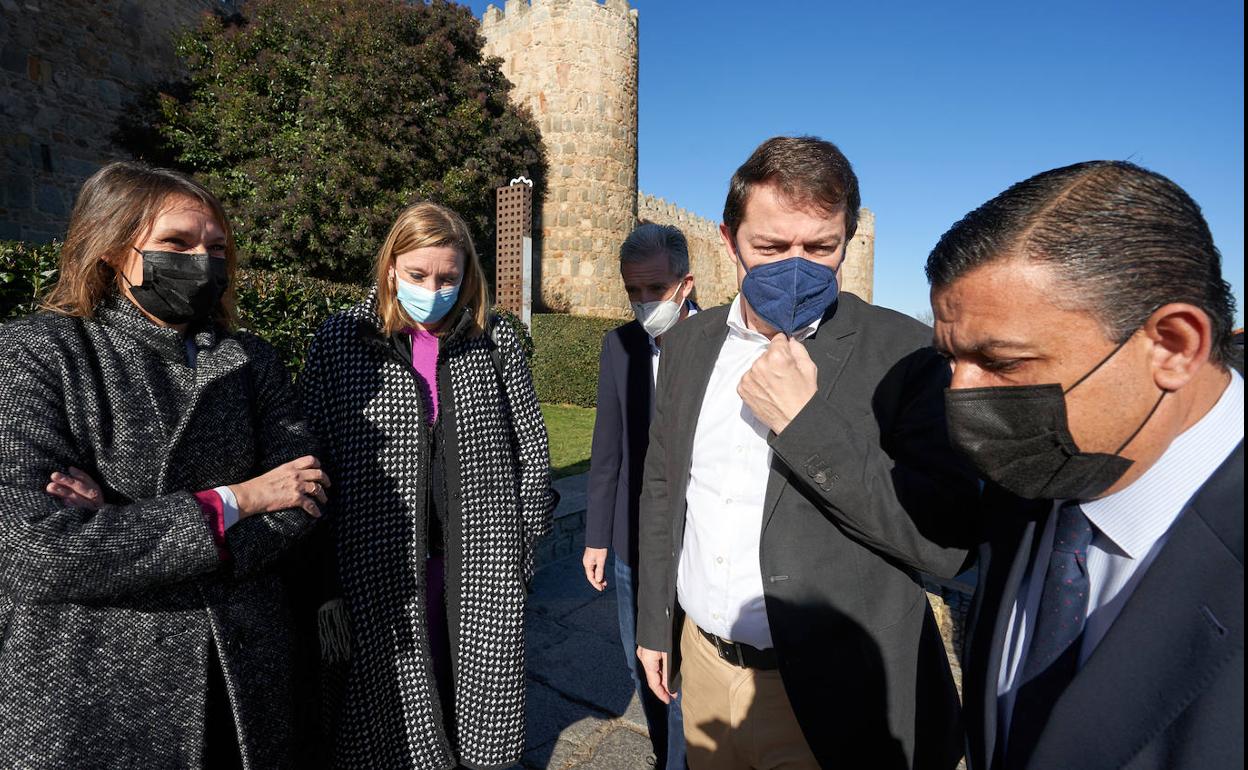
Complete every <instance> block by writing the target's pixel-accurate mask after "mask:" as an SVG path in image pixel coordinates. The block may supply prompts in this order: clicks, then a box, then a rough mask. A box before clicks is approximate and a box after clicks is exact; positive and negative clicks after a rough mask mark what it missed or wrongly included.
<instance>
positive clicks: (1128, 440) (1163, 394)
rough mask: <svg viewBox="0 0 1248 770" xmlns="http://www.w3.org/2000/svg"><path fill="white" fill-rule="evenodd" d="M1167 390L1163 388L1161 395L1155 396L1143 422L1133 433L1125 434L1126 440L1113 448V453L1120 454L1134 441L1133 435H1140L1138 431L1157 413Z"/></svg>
mask: <svg viewBox="0 0 1248 770" xmlns="http://www.w3.org/2000/svg"><path fill="white" fill-rule="evenodd" d="M1168 392H1169V391H1165V390H1163V391H1161V395H1160V396H1158V397H1157V401H1156V403H1154V404H1153V408H1152V409H1149V410H1148V414H1147V415H1145V416H1144V422H1142V423H1140V427H1138V428H1136V429H1135V432H1134V433H1132V434H1131V435H1130V436H1127V440H1126V441H1124V442H1122V446H1120V447H1118V448H1117V449H1115V450H1114V454H1121V452H1122V450H1124V449H1126V448H1127V444H1130V443H1131V442H1132V441H1135V437H1136V436H1138V435H1140V431H1142V430H1144V426H1145V425H1148V421H1149V420H1151V419H1153V415H1154V414H1156V413H1157V408H1158V407H1160V406H1161V401H1162V399H1164V398H1165V397H1166V393H1168Z"/></svg>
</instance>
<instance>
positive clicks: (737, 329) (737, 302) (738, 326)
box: [728, 294, 823, 342]
mask: <svg viewBox="0 0 1248 770" xmlns="http://www.w3.org/2000/svg"><path fill="white" fill-rule="evenodd" d="M822 322H823V318H822V317H819V318H816V319H815V320H814V321H812V322H810V323H809V324H807V325H806V326H804V327H802V328H801V329H798V330H797V333H796V334H794V335H793V339H795V340H804V339H806V338H807V337H809V336H810V335H812V334H814V333H815V331H816V330H817V329H818V328H819V324H820V323H822ZM728 329H729V331H730V332H731V333H733V334H735V335H737V336H738V337H742V338H744V339H747V340H754V341H755V342H759V341H761V342H770V340H768V339H767V337H765V336H763V335H762V334H759V333H758V332H756V331H754V330H753V329H751V328H750V327H748V326H746V324H745V310H744V309H743V308H742V307H741V295H740V294H737V296H736V298H735V299H733V300H732V306H731V307H729V308H728Z"/></svg>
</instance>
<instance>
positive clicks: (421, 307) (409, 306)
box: [394, 276, 459, 324]
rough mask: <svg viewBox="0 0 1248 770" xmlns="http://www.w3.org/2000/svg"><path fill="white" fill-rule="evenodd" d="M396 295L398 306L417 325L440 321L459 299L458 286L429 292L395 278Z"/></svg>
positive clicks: (421, 287)
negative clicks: (400, 306) (401, 307)
mask: <svg viewBox="0 0 1248 770" xmlns="http://www.w3.org/2000/svg"><path fill="white" fill-rule="evenodd" d="M394 282H395V285H396V287H397V290H396V294H397V297H398V300H399V304H400V305H402V306H403V309H404V310H406V311H407V314H408V316H410V317H411V319H412V320H413V321H415V322H416V323H418V324H433V323H437V322H438V321H441V320H442V319H443V318H444V317H445V316H446V314H447V313H449V312H451V308H453V307H455V300H456V299H458V298H459V284H455V285H454V286H451V287H449V288H446V289H438V290H437V291H430V290H428V289H426V288H425V287H424V286H419V285H417V284H414V283H408V282H407V281H405V280H403V279H402V278H399V277H398V276H395V279H394Z"/></svg>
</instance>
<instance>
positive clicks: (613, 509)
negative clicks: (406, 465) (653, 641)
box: [581, 222, 698, 770]
mask: <svg viewBox="0 0 1248 770" xmlns="http://www.w3.org/2000/svg"><path fill="white" fill-rule="evenodd" d="M620 277H621V278H622V279H623V280H624V290H625V292H627V293H628V301H629V304H630V305H631V306H632V308H633V314H634V315H635V316H636V318H635V319H634V320H632V321H630V322H628V323H626V324H623V325H621V326H619V327H617V328H615V329H612V330H611V331H610V332H608V333H607V334H606V335H605V336H604V337H603V338H602V352H601V354H600V355H599V357H598V412H597V415H596V416H595V418H594V441H593V449H592V451H591V453H590V464H589V488H588V500H587V505H586V510H585V552H584V555H583V556H582V558H581V563H582V564H583V566H584V567H585V579H586V580H588V581H589V584H590V585H592V586H593V587H594V588H596V589H598V590H599V591H602V590H605V589H606V587H607V583H608V581H607V576H606V569H607V552H608V549H614V550H615V568H614V570H613V571H614V573H615V574H614V582H615V603H616V609H617V610H618V616H619V625H620V642H621V643H622V645H623V647H624V654H625V656H626V658H627V664H628V667H629V671H630V672H631V673H632V675H633V682H634V684H635V685H636V687H637V695H638V697H639V698H640V700H641V710H642V713H643V714H644V715H645V718H646V725H647V727H648V728H649V732H650V744H651V746H652V747H653V749H654V767H655V768H656V770H667V768H671V770H684V767H685V735H684V729H683V727H682V726H681V719H680V716H681V712H680V704H679V703H675V702H674V703H665V702H663V701H661V700H659V699H658V698H656V697H655V696H654V693H652V692H650V688H649V687H647V686H646V681H645V674H644V673H643V672H642V671H641V664H640V661H638V660H637V656H636V654H635V652H636V649H637V598H636V597H637V509H638V501H639V500H640V498H641V470H642V466H643V465H644V463H645V458H646V445H647V443H648V435H649V432H650V416H651V414H652V413H653V411H654V410H653V408H652V405H653V403H654V382H655V377H656V376H657V373H658V368H659V357H660V355H661V353H662V349H663V336H664V335H665V334H666V333H667V332H668V331H669V330H670V329H671V328H672V327H673V326H675V325H676V324H677V323H679V322H680V321H682V320H684V319H685V318H688V317H689V316H690V315H693V314H696V313H697V312H698V309H697V306H696V305H695V304H694V302H693V299H692V295H693V285H694V284H693V273H691V272H690V271H689V244H688V241H686V239H685V236H684V233H682V232H681V231H680V229H679V228H677V227H673V226H672V225H659V224H654V223H649V222H648V223H645V224H642V225H639V226H638V227H637V228H636V229H634V230H633V231H632V232H631V233H629V235H628V237H627V238H625V239H624V243H622V244H621V245H620Z"/></svg>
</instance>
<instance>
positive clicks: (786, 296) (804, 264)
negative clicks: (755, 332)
mask: <svg viewBox="0 0 1248 770" xmlns="http://www.w3.org/2000/svg"><path fill="white" fill-rule="evenodd" d="M737 258H738V259H740V258H741V257H740V252H738V254H737ZM742 264H743V265H744V264H745V263H744V262H742ZM839 291H840V289H839V287H838V286H837V283H836V271H835V270H833V269H832V268H830V267H828V266H827V265H821V264H819V263H818V262H812V261H810V260H809V259H806V258H805V257H789V258H788V259H781V260H779V261H776V262H764V263H763V264H761V265H755V266H754V267H753V268H751V269H750V270H749V272H747V273H746V274H745V280H744V281H742V282H741V294H742V295H744V296H745V299H746V301H747V302H749V303H750V307H751V308H752V309H753V310H754V312H755V313H758V315H759V317H760V318H762V319H763V320H764V321H766V322H767V323H768V324H770V325H771V326H773V327H774V328H776V329H778V330H779V331H782V332H784V333H785V334H787V335H788V336H790V337H792V336H793V335H794V334H795V333H796V332H797V331H798V330H799V329H804V328H806V327H807V326H809V325H810V324H812V323H814V322H815V321H816V320H818V319H820V318H822V317H823V314H824V313H825V312H827V310H828V308H830V307H831V306H832V303H834V302H836V298H837V295H838V293H839Z"/></svg>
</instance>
